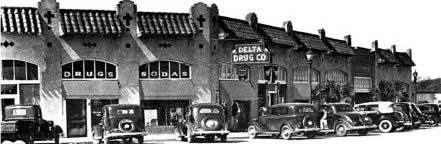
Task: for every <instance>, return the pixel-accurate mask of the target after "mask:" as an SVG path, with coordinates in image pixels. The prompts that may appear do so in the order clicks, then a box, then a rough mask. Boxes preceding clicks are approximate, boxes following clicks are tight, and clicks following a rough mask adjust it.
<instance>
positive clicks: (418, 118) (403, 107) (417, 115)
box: [394, 102, 425, 130]
mask: <svg viewBox="0 0 441 144" xmlns="http://www.w3.org/2000/svg"><path fill="white" fill-rule="evenodd" d="M394 106H395V108H396V110H397V111H402V112H403V113H405V114H406V115H408V116H409V119H410V121H411V122H412V125H408V126H404V127H403V128H399V129H398V130H409V129H412V128H413V129H417V128H419V127H420V126H421V125H422V124H423V123H424V122H425V118H424V115H423V114H422V113H421V111H420V110H419V108H418V107H416V105H415V104H414V103H411V102H397V103H394Z"/></svg>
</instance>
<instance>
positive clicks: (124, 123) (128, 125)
mask: <svg viewBox="0 0 441 144" xmlns="http://www.w3.org/2000/svg"><path fill="white" fill-rule="evenodd" d="M118 128H119V130H121V131H122V132H133V131H134V130H135V125H134V124H133V121H132V120H129V119H123V120H121V121H120V122H119V124H118Z"/></svg>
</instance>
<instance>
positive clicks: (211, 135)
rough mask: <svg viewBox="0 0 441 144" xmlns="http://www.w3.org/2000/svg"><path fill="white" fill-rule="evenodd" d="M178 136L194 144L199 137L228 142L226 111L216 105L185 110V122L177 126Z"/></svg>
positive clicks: (200, 105) (192, 106) (203, 105)
mask: <svg viewBox="0 0 441 144" xmlns="http://www.w3.org/2000/svg"><path fill="white" fill-rule="evenodd" d="M175 133H176V136H177V137H178V138H179V139H181V140H184V139H187V142H189V143H192V142H194V140H195V139H196V137H197V136H204V137H205V138H206V139H207V140H208V141H214V139H215V137H218V138H220V139H221V141H222V142H226V141H227V136H228V134H229V133H230V132H229V131H228V125H227V122H226V114H225V109H224V108H223V107H222V106H221V105H219V104H216V103H199V104H192V105H190V106H188V107H187V108H186V109H185V116H184V120H182V122H181V124H180V125H178V126H176V130H175Z"/></svg>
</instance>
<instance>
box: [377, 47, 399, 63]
mask: <svg viewBox="0 0 441 144" xmlns="http://www.w3.org/2000/svg"><path fill="white" fill-rule="evenodd" d="M376 51H377V53H378V54H379V55H380V56H381V57H382V58H383V59H385V60H386V62H390V63H399V61H398V60H397V59H396V58H395V56H394V54H393V53H392V51H390V50H386V49H377V50H376Z"/></svg>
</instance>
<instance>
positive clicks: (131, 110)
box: [116, 109, 135, 115]
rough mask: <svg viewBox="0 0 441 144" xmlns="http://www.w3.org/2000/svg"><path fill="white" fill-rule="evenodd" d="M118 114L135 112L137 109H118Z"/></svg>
mask: <svg viewBox="0 0 441 144" xmlns="http://www.w3.org/2000/svg"><path fill="white" fill-rule="evenodd" d="M116 114H118V115H123V114H135V110H133V109H118V110H116Z"/></svg>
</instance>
